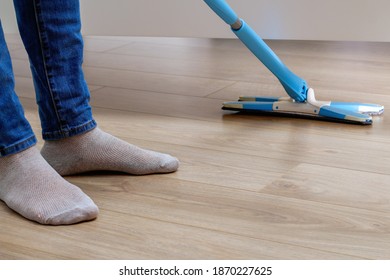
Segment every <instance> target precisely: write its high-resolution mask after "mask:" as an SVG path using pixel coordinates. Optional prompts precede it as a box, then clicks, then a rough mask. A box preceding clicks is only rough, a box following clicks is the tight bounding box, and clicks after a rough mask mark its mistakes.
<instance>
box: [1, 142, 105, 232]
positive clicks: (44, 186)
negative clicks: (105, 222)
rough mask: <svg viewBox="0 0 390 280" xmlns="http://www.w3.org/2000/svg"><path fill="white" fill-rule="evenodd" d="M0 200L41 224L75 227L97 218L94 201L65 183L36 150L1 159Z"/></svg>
mask: <svg viewBox="0 0 390 280" xmlns="http://www.w3.org/2000/svg"><path fill="white" fill-rule="evenodd" d="M0 199H1V200H2V201H4V202H5V203H6V204H7V205H8V207H10V208H11V209H13V210H14V211H15V212H17V213H19V214H20V215H22V216H24V217H25V218H27V219H29V220H33V221H36V222H38V223H41V224H50V225H67V224H74V223H79V222H82V221H88V220H92V219H95V218H96V216H97V214H98V208H97V206H96V205H95V204H94V203H93V201H92V200H91V199H90V198H89V197H88V196H87V195H86V194H84V193H83V192H82V191H81V190H80V189H79V188H78V187H76V186H74V185H72V184H70V183H69V182H67V181H66V180H64V179H63V178H62V177H61V176H60V175H59V174H58V173H57V172H56V171H55V170H54V169H53V168H52V167H51V166H50V165H49V164H48V163H47V162H46V161H45V159H44V158H43V157H42V156H41V154H40V153H39V150H38V149H37V148H35V147H31V148H29V149H27V150H25V151H22V152H20V153H17V154H14V155H10V156H6V157H2V158H0Z"/></svg>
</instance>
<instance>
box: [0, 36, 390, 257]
mask: <svg viewBox="0 0 390 280" xmlns="http://www.w3.org/2000/svg"><path fill="white" fill-rule="evenodd" d="M7 39H8V42H9V48H10V50H11V54H12V57H13V65H14V71H15V75H16V82H17V92H18V94H19V96H20V99H21V101H22V103H23V104H24V106H25V110H26V115H27V117H28V118H29V120H30V121H31V123H32V125H33V127H34V130H35V131H36V133H37V134H38V135H40V125H39V119H38V115H37V111H36V105H35V100H34V97H33V95H34V93H33V86H32V81H31V74H30V71H29V66H28V60H27V56H26V54H25V52H24V49H23V47H22V44H21V42H20V39H19V38H18V37H17V36H13V35H9V36H7ZM268 43H269V44H270V46H271V47H272V48H273V49H274V50H275V51H276V52H277V53H278V54H279V56H280V57H281V58H282V60H283V61H285V62H286V64H287V65H288V66H289V67H290V68H291V69H292V70H293V71H294V72H296V73H297V74H298V75H300V76H303V77H305V78H306V79H307V81H308V82H309V84H310V85H311V86H312V87H313V88H315V90H316V93H317V97H318V99H321V100H340V101H359V102H373V103H380V104H383V105H384V106H385V107H386V108H390V43H357V42H356V43H352V42H308V41H269V42H268ZM84 68H85V75H86V79H87V82H88V84H89V86H90V90H91V95H92V100H91V102H92V105H93V109H94V114H95V117H96V119H97V121H98V123H99V125H100V127H101V128H102V129H104V130H106V131H107V132H110V133H112V134H114V135H115V136H118V137H120V138H122V139H124V140H126V141H128V142H131V143H133V144H136V145H139V146H142V147H144V148H149V149H152V150H157V151H162V152H166V153H170V154H172V155H175V156H177V157H178V158H179V159H180V161H181V166H180V170H179V171H178V172H176V173H173V174H168V175H152V176H128V175H118V174H107V173H105V174H104V173H99V174H94V175H91V174H89V175H80V176H70V177H66V179H68V180H69V181H70V182H72V183H74V184H77V185H78V186H80V187H81V188H82V189H83V190H84V191H85V192H86V193H87V194H88V195H89V196H91V198H92V199H93V200H94V201H95V202H96V204H97V205H98V206H99V207H100V214H99V217H98V219H97V220H95V221H92V222H88V223H82V224H77V225H73V226H59V227H52V226H41V225H39V224H36V223H33V222H30V221H27V220H25V219H24V218H22V217H20V216H19V215H17V214H15V213H14V212H12V211H11V210H9V209H8V208H7V207H6V205H5V204H3V203H1V202H0V221H1V226H0V258H1V259H390V117H389V115H388V114H387V113H385V114H384V115H383V116H382V117H375V118H374V124H373V125H372V126H358V125H348V124H339V123H330V122H322V121H314V120H304V119H292V118H278V117H271V116H253V115H252V116H250V115H243V114H235V113H229V112H223V111H221V110H220V107H221V103H222V101H226V100H234V99H236V98H237V97H238V96H239V95H266V96H272V95H284V93H283V90H282V88H281V86H280V85H279V84H278V82H277V81H276V79H275V78H274V77H273V76H272V75H271V74H270V73H269V72H268V70H266V69H265V68H264V67H263V66H262V65H261V64H260V63H258V62H257V60H256V59H255V58H254V57H253V56H252V55H251V54H250V53H249V52H248V51H247V50H246V49H245V48H244V47H243V46H242V44H241V43H240V42H238V41H237V40H211V39H179V38H118V37H86V38H85V63H84ZM39 145H42V141H40V143H39Z"/></svg>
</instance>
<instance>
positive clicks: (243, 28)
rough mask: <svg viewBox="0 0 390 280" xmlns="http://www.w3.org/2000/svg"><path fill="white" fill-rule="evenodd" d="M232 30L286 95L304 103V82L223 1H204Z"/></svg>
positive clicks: (305, 91)
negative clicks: (276, 80) (276, 79)
mask: <svg viewBox="0 0 390 280" xmlns="http://www.w3.org/2000/svg"><path fill="white" fill-rule="evenodd" d="M204 2H206V4H207V5H208V6H209V7H210V8H211V9H212V10H213V11H214V12H215V13H216V14H217V15H218V16H220V17H221V18H222V19H223V20H224V21H225V22H226V23H227V24H229V25H230V26H231V28H232V31H233V32H234V33H235V34H236V36H237V37H238V38H239V39H240V40H241V41H242V42H243V43H244V44H245V45H246V46H247V47H248V49H249V50H250V51H251V52H252V53H253V54H254V55H255V56H256V57H257V58H258V59H259V60H260V61H261V62H262V63H263V64H264V65H265V66H266V67H267V68H268V69H269V70H270V71H271V72H272V73H273V74H274V75H275V76H276V77H277V78H278V79H279V81H280V83H281V84H282V86H283V87H284V89H285V90H286V92H287V93H288V95H289V96H290V97H291V98H293V99H294V100H295V101H298V102H305V101H306V97H307V90H308V86H307V83H306V81H305V80H303V79H302V78H300V77H298V76H297V75H295V74H294V73H293V72H291V71H290V70H289V69H288V68H287V66H286V65H284V64H283V62H282V61H281V60H280V59H279V57H278V56H277V55H276V54H275V53H274V52H273V51H272V50H271V48H270V47H269V46H268V45H267V44H266V43H265V42H264V41H263V39H261V38H260V37H259V35H257V34H256V32H255V31H253V29H252V28H251V27H250V26H249V25H248V24H246V23H245V22H244V21H243V20H242V19H240V18H239V17H238V16H237V15H236V13H235V12H234V11H233V10H232V8H231V7H230V6H229V5H228V4H227V3H226V1H224V0H204Z"/></svg>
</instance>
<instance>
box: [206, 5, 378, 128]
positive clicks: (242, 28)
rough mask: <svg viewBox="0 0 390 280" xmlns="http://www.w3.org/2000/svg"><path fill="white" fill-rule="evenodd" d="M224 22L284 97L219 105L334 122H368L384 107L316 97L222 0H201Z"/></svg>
mask: <svg viewBox="0 0 390 280" xmlns="http://www.w3.org/2000/svg"><path fill="white" fill-rule="evenodd" d="M204 1H205V2H206V4H207V5H208V6H209V7H210V8H211V9H212V10H213V11H214V12H215V13H216V14H217V15H218V16H219V17H221V18H222V19H223V20H224V21H225V22H226V23H227V24H228V25H230V27H231V30H232V31H233V33H234V34H236V36H237V37H238V38H239V39H240V40H241V41H242V42H243V43H244V44H245V45H246V46H247V48H248V49H249V50H250V51H251V52H252V53H253V54H254V55H255V56H256V57H257V58H258V59H259V60H260V61H261V62H262V63H263V64H264V65H265V66H266V67H267V68H268V69H269V70H270V71H271V72H272V73H273V74H274V75H275V76H276V77H277V78H278V80H279V81H280V83H281V84H282V86H283V88H284V89H285V91H286V92H287V94H288V96H286V97H261V96H243V97H240V98H239V100H238V101H232V102H224V103H223V107H222V109H224V110H233V111H244V112H255V113H256V112H261V113H270V114H283V115H289V116H300V117H309V118H315V119H322V120H330V121H336V122H346V123H357V124H372V117H371V116H372V115H380V114H382V113H383V111H384V107H383V106H381V105H377V104H364V103H350V102H334V101H319V100H316V97H315V93H314V90H313V89H312V88H310V87H309V86H308V84H307V82H306V81H305V80H304V79H302V78H300V77H298V76H297V75H296V74H294V73H293V72H292V71H290V70H289V69H288V68H287V66H286V65H284V64H283V62H282V61H281V60H280V59H279V57H278V56H277V55H276V54H275V53H274V52H273V51H272V50H271V48H270V47H269V46H268V45H267V44H266V43H265V42H264V41H263V40H262V39H261V38H260V37H259V36H258V35H257V34H256V32H255V31H253V29H252V28H251V27H250V26H249V25H248V24H247V23H246V22H245V21H244V20H242V19H240V18H239V17H238V16H237V15H236V13H235V12H234V11H233V10H232V8H231V7H230V6H229V5H228V4H227V3H226V2H225V1H224V0H204Z"/></svg>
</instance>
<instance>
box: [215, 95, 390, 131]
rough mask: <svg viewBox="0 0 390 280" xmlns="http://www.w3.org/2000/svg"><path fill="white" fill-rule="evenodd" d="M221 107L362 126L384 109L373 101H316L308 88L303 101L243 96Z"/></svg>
mask: <svg viewBox="0 0 390 280" xmlns="http://www.w3.org/2000/svg"><path fill="white" fill-rule="evenodd" d="M222 109H223V110H232V111H240V112H247V113H254V114H272V115H283V116H288V117H299V118H310V119H318V120H324V121H333V122H343V123H354V124H363V125H367V124H372V116H375V115H380V114H382V113H383V112H384V107H383V106H381V105H377V104H365V103H349V102H333V101H318V100H316V99H315V94H314V90H313V89H311V88H310V89H309V90H308V92H307V100H306V101H305V102H296V101H294V100H293V99H292V98H290V97H260V96H246V97H245V96H244V97H240V99H239V100H238V101H232V102H225V103H224V104H223V107H222Z"/></svg>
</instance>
